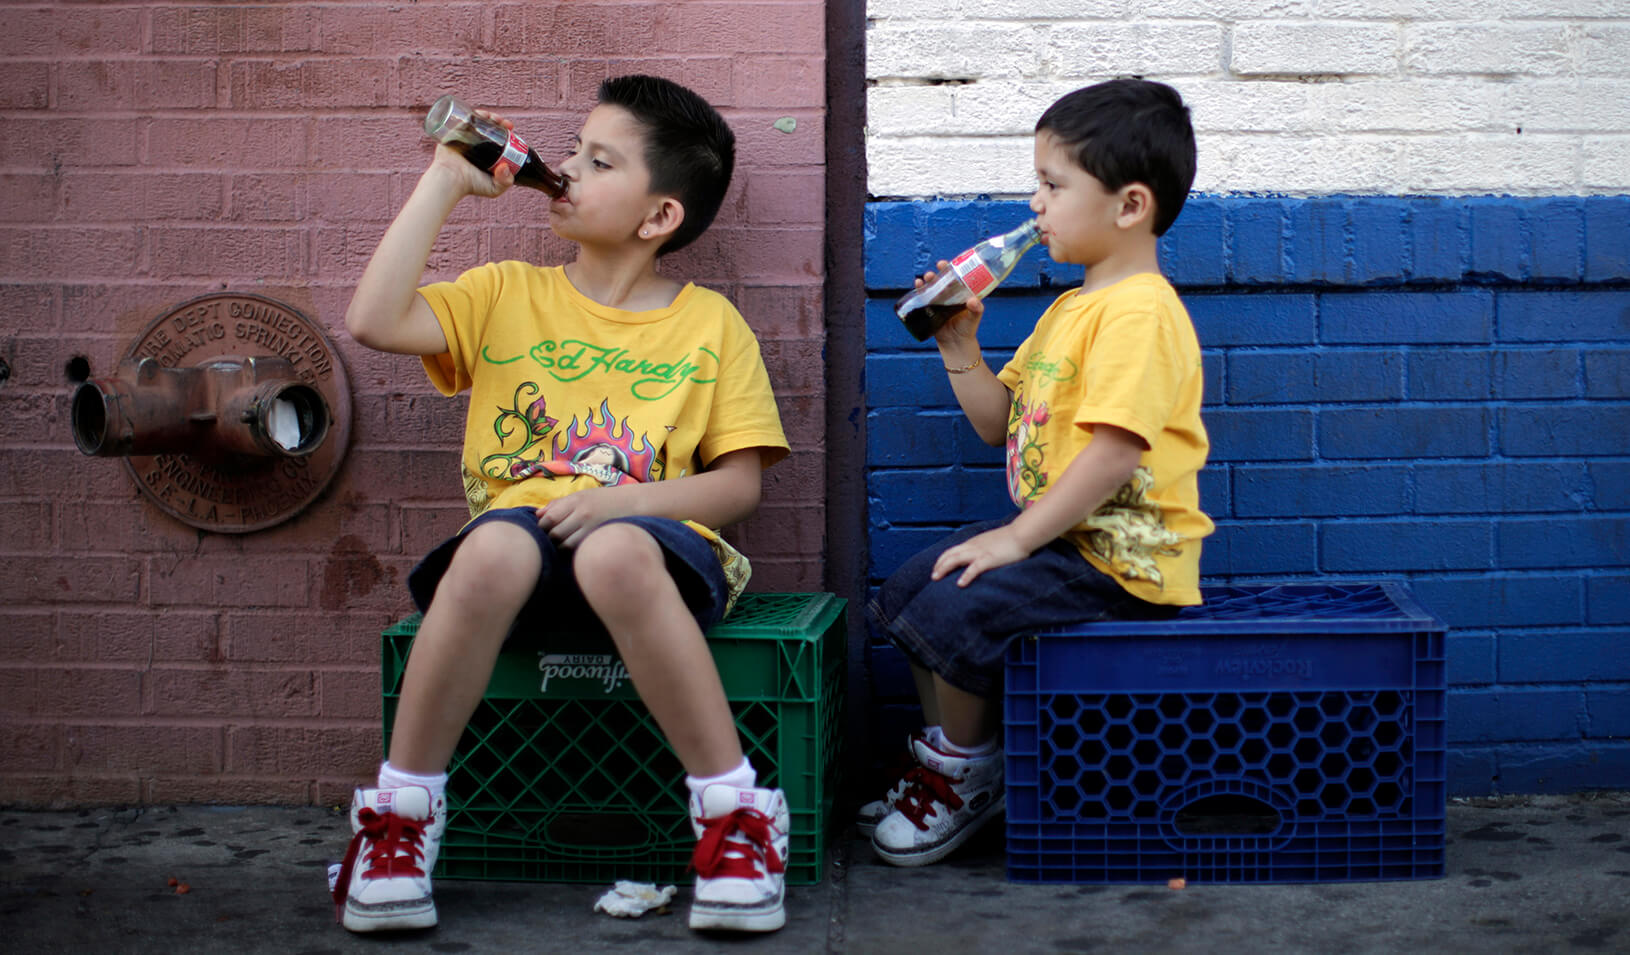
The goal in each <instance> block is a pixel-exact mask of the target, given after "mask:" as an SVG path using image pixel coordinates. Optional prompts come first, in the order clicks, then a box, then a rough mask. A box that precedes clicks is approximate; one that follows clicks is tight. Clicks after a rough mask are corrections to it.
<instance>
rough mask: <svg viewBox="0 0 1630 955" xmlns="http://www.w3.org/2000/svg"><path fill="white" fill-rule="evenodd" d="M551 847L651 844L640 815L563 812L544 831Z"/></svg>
mask: <svg viewBox="0 0 1630 955" xmlns="http://www.w3.org/2000/svg"><path fill="white" fill-rule="evenodd" d="M544 832H545V833H546V838H547V839H548V841H549V844H550V845H554V846H559V847H561V848H573V849H635V848H641V847H645V846H649V845H651V844H652V838H651V827H650V826H648V825H646V823H645V820H644V819H642V818H641V817H640V816H639V815H638V814H637V813H631V812H563V813H561V814H560V815H558V816H555V817H554V818H553V819H551V820H549V823H548V825H547V826H545V828H544Z"/></svg>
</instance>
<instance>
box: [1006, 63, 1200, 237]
mask: <svg viewBox="0 0 1630 955" xmlns="http://www.w3.org/2000/svg"><path fill="white" fill-rule="evenodd" d="M1042 131H1046V132H1050V133H1052V134H1053V135H1054V136H1055V137H1057V138H1058V140H1059V142H1060V143H1062V144H1063V145H1064V146H1066V147H1069V148H1071V149H1072V150H1073V151H1074V153H1075V161H1076V163H1077V164H1079V165H1080V166H1081V168H1082V169H1085V170H1086V171H1087V172H1088V173H1091V174H1092V176H1093V177H1094V178H1095V179H1097V180H1098V181H1099V182H1101V183H1103V184H1104V188H1106V189H1108V190H1109V191H1110V192H1114V191H1116V190H1117V189H1120V188H1121V187H1122V186H1125V185H1126V184H1127V183H1132V182H1141V183H1143V184H1144V185H1146V186H1148V187H1149V189H1150V191H1151V192H1153V193H1154V196H1155V218H1154V223H1153V231H1154V234H1155V235H1157V236H1159V235H1164V234H1165V232H1166V230H1167V229H1168V228H1170V227H1171V224H1172V223H1173V222H1174V221H1176V219H1177V213H1178V212H1180V211H1181V210H1182V208H1183V201H1184V200H1185V199H1187V198H1188V194H1189V187H1190V186H1192V185H1194V165H1195V149H1194V127H1193V126H1192V125H1190V123H1189V108H1188V107H1187V106H1184V105H1183V98H1182V97H1181V96H1178V95H1177V91H1176V90H1174V89H1172V88H1171V87H1170V86H1167V85H1166V84H1164V83H1156V82H1154V81H1152V80H1138V79H1118V80H1109V81H1107V82H1103V83H1096V84H1094V85H1092V86H1088V87H1085V88H1083V89H1078V90H1076V91H1075V92H1073V93H1067V94H1065V95H1064V96H1063V97H1061V98H1060V99H1059V100H1058V102H1056V103H1054V104H1053V105H1051V106H1049V107H1047V111H1046V112H1045V113H1042V114H1041V119H1039V120H1037V121H1036V132H1038V133H1040V132H1042Z"/></svg>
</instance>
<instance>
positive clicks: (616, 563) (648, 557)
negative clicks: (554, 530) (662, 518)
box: [572, 524, 666, 600]
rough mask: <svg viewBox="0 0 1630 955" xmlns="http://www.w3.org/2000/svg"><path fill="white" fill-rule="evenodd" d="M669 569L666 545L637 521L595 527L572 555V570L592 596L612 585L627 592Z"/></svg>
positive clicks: (584, 591)
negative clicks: (642, 528)
mask: <svg viewBox="0 0 1630 955" xmlns="http://www.w3.org/2000/svg"><path fill="white" fill-rule="evenodd" d="M665 571H666V566H665V561H664V559H663V556H662V548H661V546H659V545H658V544H657V542H656V538H654V537H652V536H651V535H650V534H648V533H646V532H645V531H644V530H641V529H640V528H638V527H636V526H634V525H633V524H605V525H602V526H600V527H597V528H595V529H594V530H593V531H591V532H589V534H588V535H587V536H585V537H584V538H583V541H582V543H580V544H578V545H577V553H576V554H574V555H573V556H572V573H573V574H574V575H575V576H576V578H577V585H578V588H579V589H580V590H582V592H583V594H584V595H585V596H587V597H589V598H590V599H591V600H592V599H593V597H594V596H595V595H596V594H600V593H605V592H606V591H607V588H608V586H614V587H615V590H616V592H618V593H621V594H627V593H629V592H630V590H631V589H632V588H635V587H638V586H640V585H643V584H645V583H646V582H649V581H651V580H653V577H652V575H653V574H657V573H663V572H665Z"/></svg>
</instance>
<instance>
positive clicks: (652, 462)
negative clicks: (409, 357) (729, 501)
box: [419, 262, 788, 572]
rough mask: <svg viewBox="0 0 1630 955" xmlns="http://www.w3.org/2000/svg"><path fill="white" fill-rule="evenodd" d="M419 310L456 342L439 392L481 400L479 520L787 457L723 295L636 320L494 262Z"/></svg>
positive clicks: (436, 378)
mask: <svg viewBox="0 0 1630 955" xmlns="http://www.w3.org/2000/svg"><path fill="white" fill-rule="evenodd" d="M419 294H420V295H422V296H424V299H425V301H426V302H428V303H429V304H430V308H431V310H432V311H434V312H435V313H436V318H437V320H439V321H440V322H441V327H442V331H443V333H445V334H446V336H447V351H446V352H445V353H443V354H440V355H427V356H425V358H424V367H425V371H426V373H427V374H428V375H429V376H430V381H431V383H432V384H434V385H435V386H436V389H437V390H438V391H440V392H441V393H442V394H444V395H453V394H457V393H458V392H460V391H463V390H465V389H469V391H470V410H469V415H468V418H467V420H466V423H465V428H464V453H463V458H462V470H463V473H464V490H465V496H466V498H467V499H468V502H469V505H470V513H471V514H472V515H475V514H479V513H481V512H482V511H485V510H486V509H487V508H489V507H536V506H539V505H542V504H546V503H548V502H549V501H553V500H556V499H558V498H561V497H565V496H566V495H567V494H570V493H572V492H573V491H577V490H581V489H583V488H587V487H594V486H597V485H599V486H611V485H617V484H628V483H634V482H645V481H660V480H664V479H667V478H677V477H683V476H685V475H687V474H695V473H697V472H698V471H701V470H702V469H703V468H705V467H706V466H707V465H709V464H711V463H712V462H713V460H714V459H715V458H717V457H719V456H720V455H722V454H726V453H728V452H731V451H739V450H742V449H745V448H759V449H760V451H761V457H762V459H763V462H764V466H765V467H768V466H770V465H771V464H774V463H775V462H776V461H779V460H780V459H781V458H783V457H785V456H786V455H787V452H788V447H787V439H786V435H785V434H784V433H783V432H782V430H781V417H780V414H779V412H778V411H777V409H776V405H775V395H774V393H773V392H772V391H771V390H770V376H769V374H768V372H766V371H765V369H764V360H763V358H762V357H761V356H760V354H759V347H758V339H757V338H755V337H754V336H753V331H752V329H750V328H749V327H748V326H747V322H746V321H745V320H744V319H743V318H742V317H741V314H740V313H739V312H737V311H736V309H735V307H734V306H733V305H731V304H730V302H729V300H727V299H726V298H725V297H724V296H722V295H720V294H718V293H717V292H713V291H710V290H708V289H705V288H701V287H699V286H696V285H686V286H685V287H684V289H682V290H681V291H680V293H679V295H678V296H677V297H676V298H675V299H674V301H673V303H672V304H670V305H669V306H668V307H666V308H661V309H655V310H652V311H646V312H628V311H623V310H622V309H616V308H609V307H607V306H605V305H601V304H600V303H598V302H596V301H594V300H593V299H590V298H588V297H587V296H585V295H583V294H582V293H581V292H579V291H578V290H577V289H576V288H574V287H573V286H572V283H571V282H570V280H568V279H567V278H566V274H565V271H564V269H562V268H560V267H559V266H556V267H553V268H540V267H538V266H535V265H531V264H528V263H525V262H496V263H488V264H486V265H483V266H480V267H478V268H475V269H471V270H470V271H468V272H465V273H464V274H463V275H461V276H459V277H458V279H457V280H456V281H453V282H437V283H435V284H432V285H427V286H425V287H424V288H421V289H419ZM691 526H692V527H693V528H695V529H696V530H698V531H699V532H700V533H702V535H703V536H704V537H706V538H708V539H709V540H710V541H714V542H715V545H716V549H718V546H717V545H721V544H723V542H722V541H719V540H718V535H717V534H716V533H714V532H713V531H712V530H711V529H708V528H703V527H701V526H700V525H698V524H694V523H692V524H691ZM725 546H726V548H727V547H728V545H725ZM728 553H733V552H728ZM728 553H726V552H721V560H725V559H726V558H727V557H728ZM738 556H739V555H738ZM726 566H727V572H728V569H729V565H728V562H727V563H726Z"/></svg>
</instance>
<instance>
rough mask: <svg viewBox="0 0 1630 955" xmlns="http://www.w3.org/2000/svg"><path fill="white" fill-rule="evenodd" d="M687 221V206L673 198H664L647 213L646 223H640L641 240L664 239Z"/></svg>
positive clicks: (658, 200) (659, 199)
mask: <svg viewBox="0 0 1630 955" xmlns="http://www.w3.org/2000/svg"><path fill="white" fill-rule="evenodd" d="M684 221H685V206H684V204H682V203H681V202H680V201H679V200H678V199H677V198H675V197H673V196H662V197H660V198H658V199H657V201H656V204H655V205H654V206H652V207H651V211H649V212H648V213H646V215H645V221H644V222H641V223H640V238H642V239H662V238H666V237H667V236H670V235H672V234H673V232H674V230H675V229H677V228H679V224H680V223H681V222H684Z"/></svg>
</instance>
